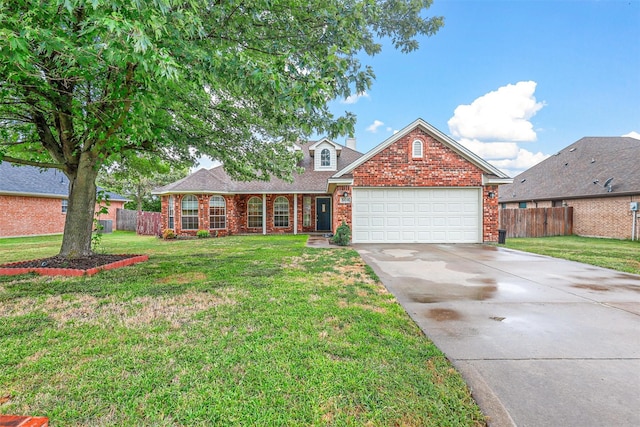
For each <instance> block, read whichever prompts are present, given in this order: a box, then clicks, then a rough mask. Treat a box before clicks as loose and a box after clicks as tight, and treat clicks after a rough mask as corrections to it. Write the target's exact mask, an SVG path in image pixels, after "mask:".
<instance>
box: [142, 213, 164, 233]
mask: <svg viewBox="0 0 640 427" xmlns="http://www.w3.org/2000/svg"><path fill="white" fill-rule="evenodd" d="M136 233H138V234H142V235H143V236H159V235H160V233H162V214H161V213H160V212H138V225H137V227H136Z"/></svg>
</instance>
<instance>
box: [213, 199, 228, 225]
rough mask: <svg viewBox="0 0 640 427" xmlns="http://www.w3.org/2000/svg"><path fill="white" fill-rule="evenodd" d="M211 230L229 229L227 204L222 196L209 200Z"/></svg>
mask: <svg viewBox="0 0 640 427" xmlns="http://www.w3.org/2000/svg"><path fill="white" fill-rule="evenodd" d="M209 228H210V229H212V230H222V229H225V228H227V203H226V202H225V200H224V197H222V196H211V197H210V198H209Z"/></svg>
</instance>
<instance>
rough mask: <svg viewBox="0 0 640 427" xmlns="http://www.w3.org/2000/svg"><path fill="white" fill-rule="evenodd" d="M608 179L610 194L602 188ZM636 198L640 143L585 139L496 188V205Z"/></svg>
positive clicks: (639, 183) (639, 179)
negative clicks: (627, 196) (537, 201)
mask: <svg viewBox="0 0 640 427" xmlns="http://www.w3.org/2000/svg"><path fill="white" fill-rule="evenodd" d="M609 178H613V180H612V181H611V182H610V184H611V192H609V191H608V189H607V187H605V186H604V184H605V183H606V182H607V180H608V179H609ZM627 194H640V140H638V139H634V138H629V137H585V138H582V139H580V140H579V141H576V142H574V143H573V144H571V145H569V146H568V147H566V148H564V149H563V150H561V151H560V152H558V153H556V154H555V155H553V156H551V157H549V158H547V159H546V160H543V161H542V162H540V163H538V164H537V165H535V166H533V167H532V168H530V169H527V170H526V171H524V172H522V173H521V174H520V175H518V176H516V177H515V178H514V180H513V184H508V185H502V186H500V192H499V195H500V197H499V201H500V202H502V203H507V202H520V201H531V200H561V199H575V198H584V197H609V196H620V195H627Z"/></svg>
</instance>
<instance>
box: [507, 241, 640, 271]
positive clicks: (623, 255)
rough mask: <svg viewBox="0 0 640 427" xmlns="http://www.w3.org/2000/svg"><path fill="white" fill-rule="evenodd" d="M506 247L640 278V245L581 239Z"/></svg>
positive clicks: (639, 243)
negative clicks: (637, 275) (630, 274)
mask: <svg viewBox="0 0 640 427" xmlns="http://www.w3.org/2000/svg"><path fill="white" fill-rule="evenodd" d="M506 246H507V247H509V248H512V249H518V250H521V251H526V252H533V253H537V254H541V255H548V256H552V257H556V258H563V259H568V260H572V261H578V262H583V263H585V264H591V265H596V266H598V267H604V268H610V269H613V270H618V271H624V272H627V273H634V274H640V242H639V241H631V240H618V239H600V238H594V237H581V236H554V237H537V238H509V239H507V240H506Z"/></svg>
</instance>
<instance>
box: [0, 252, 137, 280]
mask: <svg viewBox="0 0 640 427" xmlns="http://www.w3.org/2000/svg"><path fill="white" fill-rule="evenodd" d="M148 259H149V255H131V257H130V258H125V259H122V260H120V261H116V262H112V263H110V264H104V265H100V266H97V267H94V268H89V269H86V270H80V269H77V268H48V267H12V266H13V265H16V266H17V265H20V264H22V263H24V261H19V262H13V263H9V264H4V265H3V266H1V267H0V276H13V275H18V274H27V273H36V274H40V275H41V276H93V275H94V274H96V273H98V272H99V271H102V270H113V269H115V268H121V267H127V266H129V265H133V264H137V263H139V262H144V261H147V260H148Z"/></svg>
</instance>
